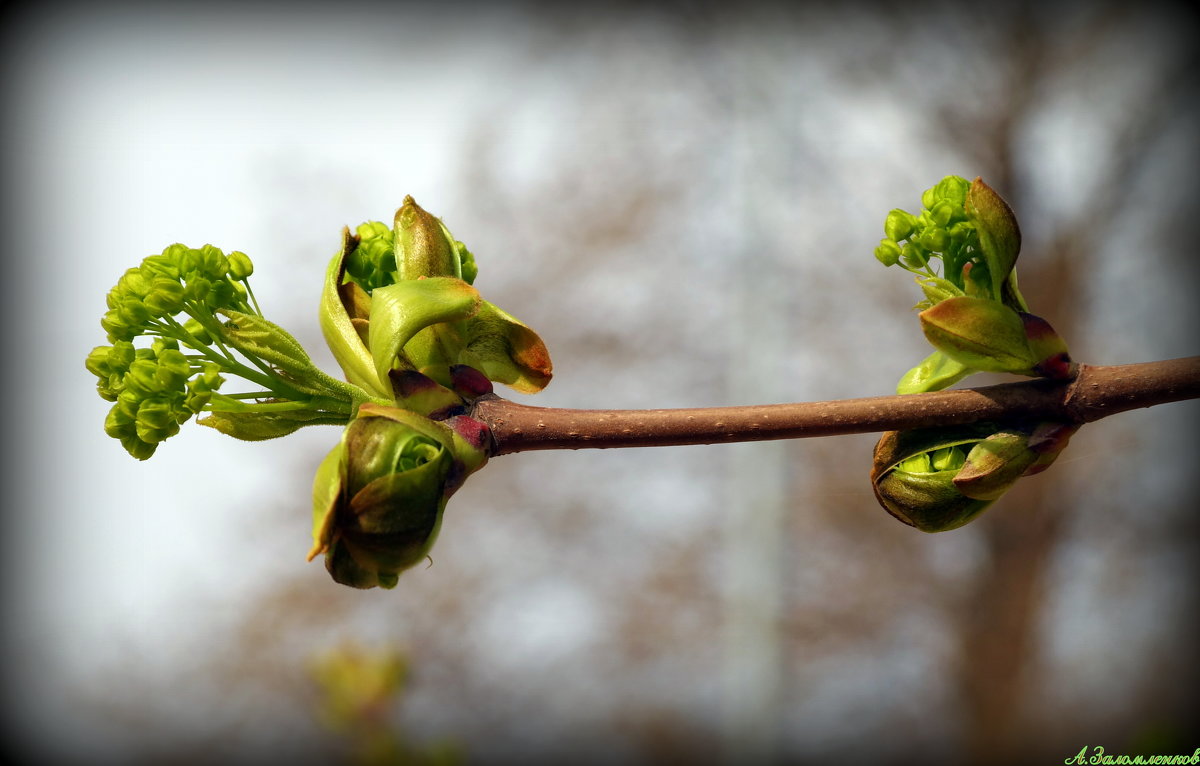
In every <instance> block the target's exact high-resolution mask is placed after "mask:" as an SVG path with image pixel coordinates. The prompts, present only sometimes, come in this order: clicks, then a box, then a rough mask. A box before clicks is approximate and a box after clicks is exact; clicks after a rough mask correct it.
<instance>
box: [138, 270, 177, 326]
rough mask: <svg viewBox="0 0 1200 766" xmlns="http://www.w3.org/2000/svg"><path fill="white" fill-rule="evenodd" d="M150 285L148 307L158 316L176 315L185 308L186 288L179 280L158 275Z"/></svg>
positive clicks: (147, 297) (147, 298) (147, 299)
mask: <svg viewBox="0 0 1200 766" xmlns="http://www.w3.org/2000/svg"><path fill="white" fill-rule="evenodd" d="M150 286H151V291H150V294H149V295H147V296H146V300H145V303H146V308H148V309H150V310H151V311H153V312H155V314H156V315H157V316H174V315H175V314H178V313H179V312H180V311H181V310H182V309H183V300H184V290H183V285H181V284H179V282H177V281H175V280H172V279H166V278H165V277H157V278H155V279H154V281H153V282H151V283H150Z"/></svg>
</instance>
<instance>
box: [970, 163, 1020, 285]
mask: <svg viewBox="0 0 1200 766" xmlns="http://www.w3.org/2000/svg"><path fill="white" fill-rule="evenodd" d="M966 215H967V219H968V220H969V221H970V222H971V223H973V224H974V225H975V230H976V231H977V232H978V233H979V246H980V249H982V250H983V255H984V258H985V260H986V261H987V264H988V272H989V273H990V276H991V281H992V284H991V288H992V297H993V298H995V299H996V300H1000V299H1001V297H1002V293H1001V291H1002V285H1003V283H1004V282H1005V280H1007V279H1008V275H1009V273H1010V272H1012V270H1013V268H1014V267H1015V266H1016V263H1017V255H1018V254H1019V253H1020V252H1021V229H1020V227H1018V226H1017V217H1016V215H1014V214H1013V211H1012V208H1010V207H1009V206H1008V203H1007V202H1005V201H1004V198H1003V197H1001V196H1000V195H999V194H997V193H996V192H995V190H994V189H992V188H991V187H990V186H988V185H987V184H985V183H984V182H983V180H982V179H979V178H976V179H975V181H974V182H973V183H972V184H971V186H970V190H969V191H968V193H967V196H966Z"/></svg>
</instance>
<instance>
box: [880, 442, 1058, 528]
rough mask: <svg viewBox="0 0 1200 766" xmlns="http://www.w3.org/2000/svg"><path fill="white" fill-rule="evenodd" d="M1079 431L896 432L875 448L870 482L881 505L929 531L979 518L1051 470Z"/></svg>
mask: <svg viewBox="0 0 1200 766" xmlns="http://www.w3.org/2000/svg"><path fill="white" fill-rule="evenodd" d="M1076 428H1077V427H1076V426H1072V425H1066V424H1062V423H1041V424H1039V425H1037V426H1036V427H1031V426H1022V427H1019V428H1016V427H1007V428H1002V427H999V426H996V425H993V424H989V423H974V424H970V425H964V426H946V427H940V428H923V429H915V430H912V431H889V432H887V433H885V434H884V435H883V436H882V437H881V438H880V440H879V442H878V443H877V444H876V446H875V456H874V465H873V468H872V471H871V483H872V486H873V487H874V490H875V496H876V498H877V499H878V500H879V503H880V504H881V505H882V506H883V507H884V508H885V509H886V510H887V511H888V513H890V514H892V515H893V516H895V517H896V518H898V519H900V520H901V521H903V522H904V523H906V524H909V525H911V526H915V527H917V528H918V529H920V530H922V531H924V532H941V531H945V530H948V529H955V528H957V527H961V526H962V525H964V524H966V523H968V522H970V521H971V520H973V519H974V518H976V517H977V516H978V515H979V514H980V513H981V512H983V510H984V509H986V508H987V507H988V506H989V505H990V504H991V503H992V502H994V501H995V500H997V499H999V498H1000V497H1001V496H1002V495H1003V494H1004V493H1005V492H1007V491H1008V490H1009V489H1011V488H1012V486H1013V485H1014V484H1015V483H1016V482H1017V480H1018V479H1020V478H1021V477H1022V476H1031V475H1033V474H1035V473H1038V472H1040V471H1042V470H1045V468H1046V466H1048V465H1049V464H1050V463H1051V462H1053V461H1054V458H1055V457H1057V456H1058V454H1059V453H1061V452H1062V450H1063V449H1064V448H1065V447H1066V445H1067V442H1068V441H1069V439H1070V437H1071V434H1073V433H1074V432H1075V430H1076Z"/></svg>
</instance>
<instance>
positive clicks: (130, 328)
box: [100, 309, 141, 342]
mask: <svg viewBox="0 0 1200 766" xmlns="http://www.w3.org/2000/svg"><path fill="white" fill-rule="evenodd" d="M100 326H101V327H102V328H104V332H106V333H107V334H108V339H109V340H110V341H114V342H115V341H122V340H123V341H129V340H133V339H134V338H136V337H137V336H138V335H139V334H140V330H141V328H140V327H138V326H136V325H130V324H129V323H127V322H126V321H125V320H124V319H122V318H121V314H120V312H119V311H117V310H115V309H109V310H108V311H107V312H106V313H105V314H104V316H103V317H102V318H101V319H100Z"/></svg>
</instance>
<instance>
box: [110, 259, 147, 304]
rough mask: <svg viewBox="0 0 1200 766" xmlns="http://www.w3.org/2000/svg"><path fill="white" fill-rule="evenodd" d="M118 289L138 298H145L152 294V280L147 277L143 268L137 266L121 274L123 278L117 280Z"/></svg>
mask: <svg viewBox="0 0 1200 766" xmlns="http://www.w3.org/2000/svg"><path fill="white" fill-rule="evenodd" d="M116 289H117V290H119V291H121V292H124V293H126V294H128V295H131V296H133V297H136V298H145V297H146V296H147V295H149V294H150V291H151V289H152V288H151V286H150V280H148V279H146V277H145V275H143V274H142V271H141V269H139V268H137V267H136V266H135V267H133V268H131V269H128V270H126V272H125V273H124V274H123V275H121V278H120V279H119V280H117V288H116Z"/></svg>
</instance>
